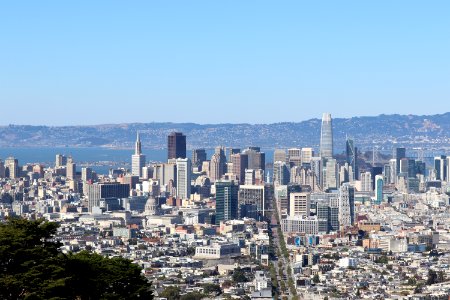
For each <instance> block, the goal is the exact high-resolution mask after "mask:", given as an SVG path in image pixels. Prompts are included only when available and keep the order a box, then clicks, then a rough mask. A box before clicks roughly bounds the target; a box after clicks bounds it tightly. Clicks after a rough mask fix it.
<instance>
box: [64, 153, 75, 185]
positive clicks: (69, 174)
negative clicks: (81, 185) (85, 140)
mask: <svg viewBox="0 0 450 300" xmlns="http://www.w3.org/2000/svg"><path fill="white" fill-rule="evenodd" d="M76 174H77V165H76V164H75V162H74V160H73V158H72V156H69V158H68V159H67V165H66V178H67V179H72V180H73V179H75V176H76Z"/></svg>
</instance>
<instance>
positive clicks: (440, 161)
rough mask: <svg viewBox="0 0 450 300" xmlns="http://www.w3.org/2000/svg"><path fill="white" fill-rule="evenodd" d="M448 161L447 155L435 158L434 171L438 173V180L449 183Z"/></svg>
mask: <svg viewBox="0 0 450 300" xmlns="http://www.w3.org/2000/svg"><path fill="white" fill-rule="evenodd" d="M447 163H448V160H447V157H446V156H445V155H441V156H437V157H435V158H434V169H435V171H436V179H437V180H441V181H448V178H447V177H448V174H447V171H448V170H447V169H448V165H447Z"/></svg>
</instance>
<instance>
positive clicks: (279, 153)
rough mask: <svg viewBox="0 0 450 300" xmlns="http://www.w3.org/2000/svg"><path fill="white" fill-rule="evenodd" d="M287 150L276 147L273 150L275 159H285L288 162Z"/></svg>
mask: <svg viewBox="0 0 450 300" xmlns="http://www.w3.org/2000/svg"><path fill="white" fill-rule="evenodd" d="M286 159H287V158H286V151H285V150H283V149H275V151H274V152H273V161H274V162H276V161H284V162H286Z"/></svg>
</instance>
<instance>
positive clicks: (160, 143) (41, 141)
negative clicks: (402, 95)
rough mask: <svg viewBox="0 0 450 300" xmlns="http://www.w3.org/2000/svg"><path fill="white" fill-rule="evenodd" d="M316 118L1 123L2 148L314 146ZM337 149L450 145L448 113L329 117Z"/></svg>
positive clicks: (317, 129)
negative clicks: (137, 143)
mask: <svg viewBox="0 0 450 300" xmlns="http://www.w3.org/2000/svg"><path fill="white" fill-rule="evenodd" d="M320 125H321V120H320V119H311V120H307V121H303V122H298V123H292V122H289V123H275V124H255V125H252V124H205V125H199V124H194V123H179V124H177V123H131V124H105V125H93V126H58V127H55V126H29V125H9V126H1V127H0V147H61V146H69V147H77V146H78V147H117V148H131V147H133V143H134V140H135V137H136V131H138V130H139V132H140V133H141V139H142V143H143V146H144V147H145V148H152V149H161V148H165V147H166V143H167V141H166V139H167V135H168V134H169V133H170V132H172V131H181V132H183V133H184V134H186V135H187V142H188V148H199V147H204V148H212V147H215V146H217V145H224V146H234V147H245V146H251V145H254V146H260V147H262V148H266V149H272V148H288V147H303V146H311V147H315V148H318V145H319V139H320ZM333 130H334V140H335V148H336V150H338V151H339V150H343V149H344V145H345V139H346V136H349V137H352V138H353V139H354V140H355V144H356V145H357V146H359V147H360V148H361V149H371V148H372V147H373V146H374V145H377V146H380V147H384V149H390V148H392V146H393V145H402V146H406V147H408V148H413V147H423V148H424V149H426V150H436V149H449V148H450V113H445V114H441V115H430V116H415V115H380V116H375V117H354V118H349V119H344V118H336V119H333Z"/></svg>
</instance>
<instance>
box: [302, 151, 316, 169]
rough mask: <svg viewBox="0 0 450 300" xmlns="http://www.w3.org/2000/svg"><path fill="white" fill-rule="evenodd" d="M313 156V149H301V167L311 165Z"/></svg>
mask: <svg viewBox="0 0 450 300" xmlns="http://www.w3.org/2000/svg"><path fill="white" fill-rule="evenodd" d="M313 156H314V150H313V148H302V153H301V159H302V165H309V164H311V159H312V158H313Z"/></svg>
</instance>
